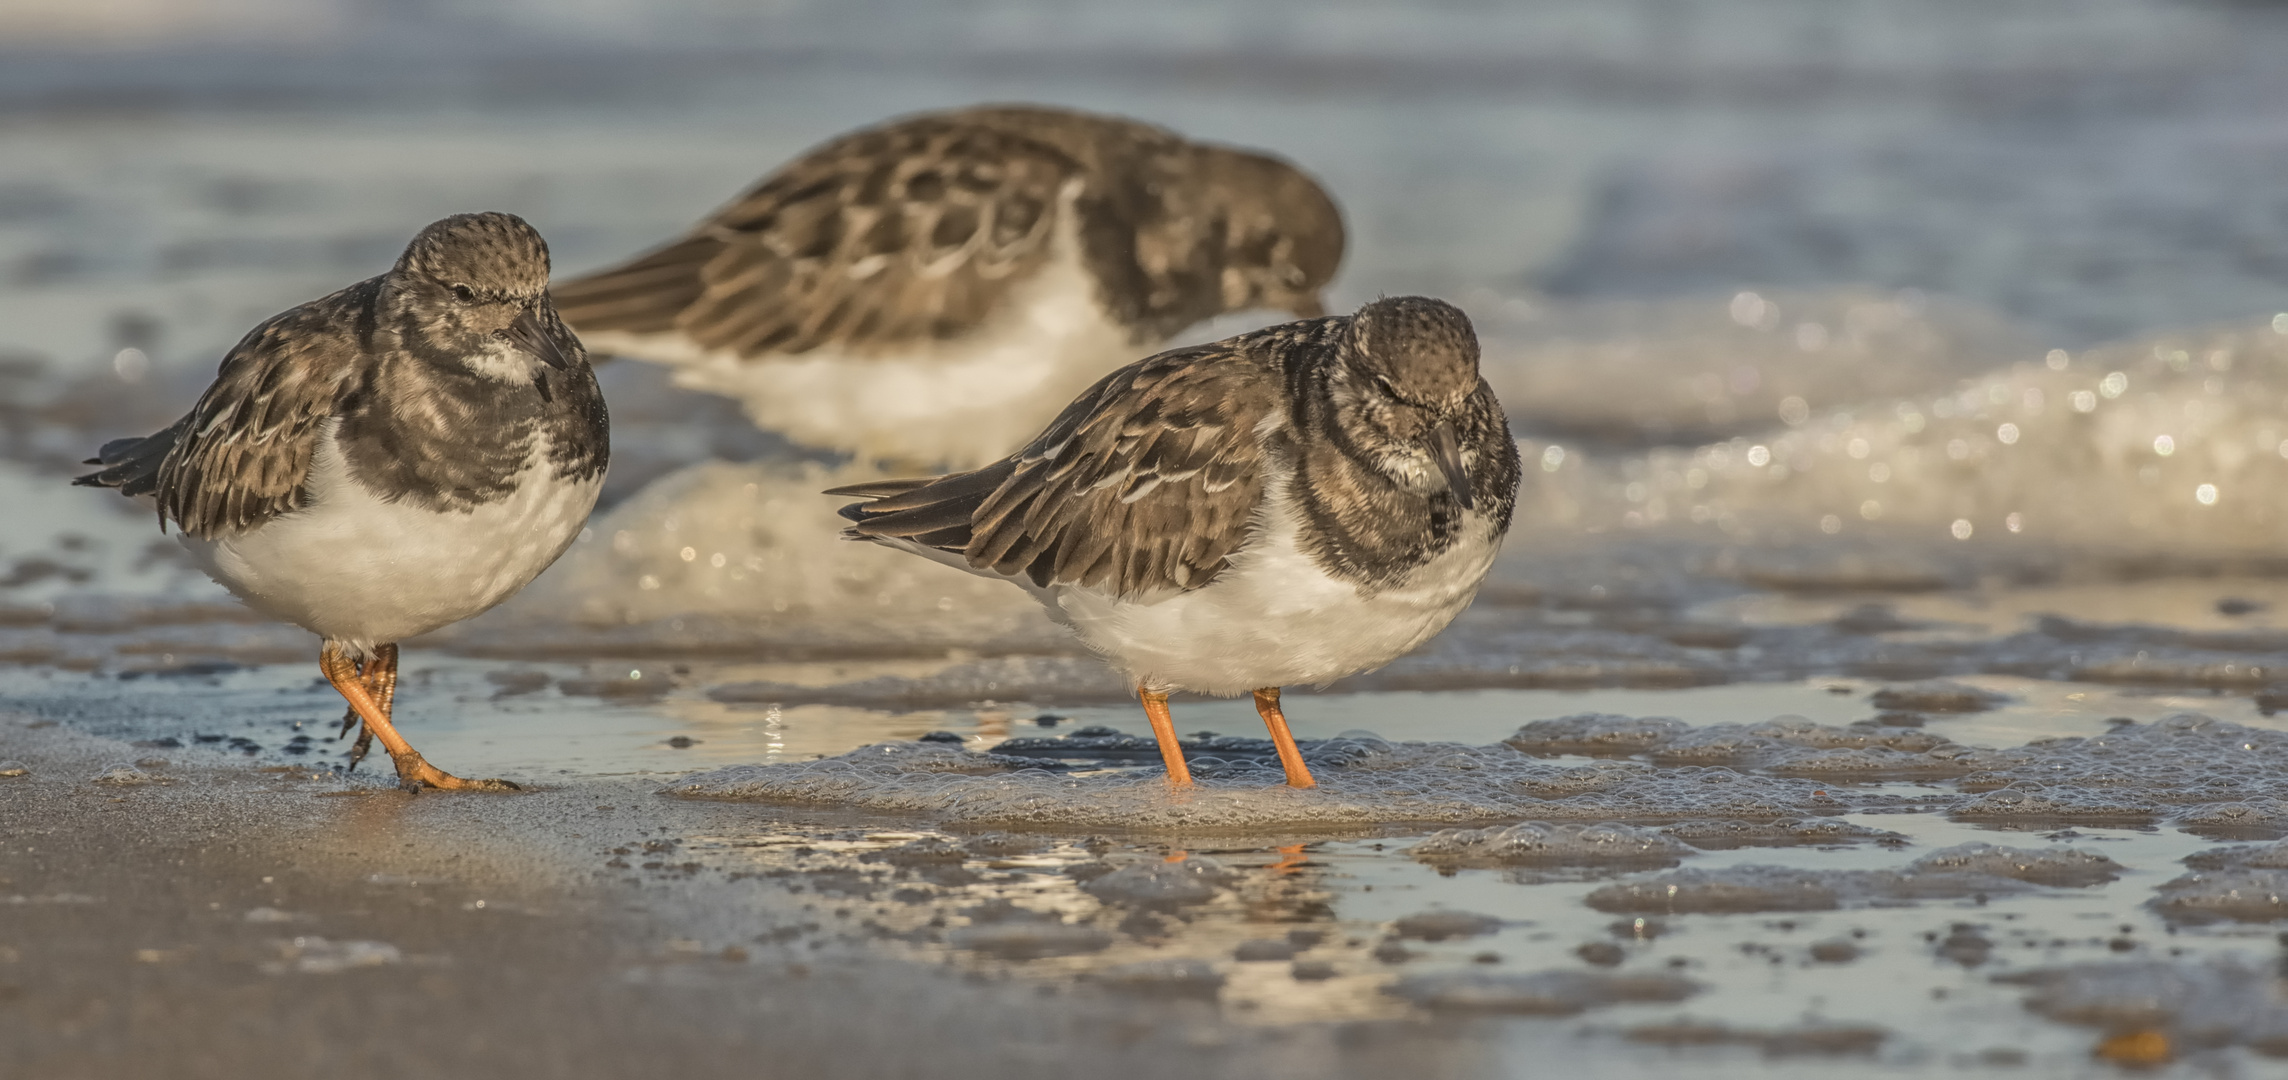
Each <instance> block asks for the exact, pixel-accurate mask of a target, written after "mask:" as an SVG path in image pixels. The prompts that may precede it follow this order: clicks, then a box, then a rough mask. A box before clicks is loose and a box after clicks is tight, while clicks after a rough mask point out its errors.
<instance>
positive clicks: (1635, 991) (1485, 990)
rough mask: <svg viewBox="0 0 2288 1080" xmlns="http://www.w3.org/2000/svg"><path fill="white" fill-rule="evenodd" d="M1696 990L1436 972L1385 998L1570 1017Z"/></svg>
mask: <svg viewBox="0 0 2288 1080" xmlns="http://www.w3.org/2000/svg"><path fill="white" fill-rule="evenodd" d="M1701 989H1702V987H1701V985H1700V984H1699V983H1696V982H1694V981H1692V980H1690V979H1686V978H1683V977H1682V976H1677V975H1667V974H1644V975H1621V974H1609V973H1603V972H1589V971H1539V972H1534V973H1532V974H1523V975H1511V974H1495V973H1490V972H1475V971H1456V972H1438V973H1434V974H1428V975H1410V976H1407V977H1406V978H1403V979H1399V980H1398V981H1396V982H1394V983H1392V984H1390V985H1389V986H1388V987H1387V988H1386V990H1387V992H1388V993H1390V994H1393V995H1395V996H1397V997H1401V998H1404V999H1406V1000H1407V1001H1410V1002H1413V1003H1414V1004H1416V1005H1419V1006H1421V1007H1423V1008H1426V1009H1431V1010H1435V1011H1441V1012H1483V1013H1508V1014H1512V1015H1518V1016H1572V1015H1574V1014H1576V1013H1580V1012H1584V1011H1587V1010H1589V1009H1594V1008H1599V1007H1601V1006H1606V1005H1620V1004H1626V1003H1638V1002H1649V1003H1666V1002H1675V1001H1683V1000H1684V999H1686V998H1688V997H1691V996H1692V995H1694V994H1697V993H1699V992H1700V990H1701Z"/></svg>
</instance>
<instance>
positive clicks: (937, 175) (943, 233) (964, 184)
mask: <svg viewBox="0 0 2288 1080" xmlns="http://www.w3.org/2000/svg"><path fill="white" fill-rule="evenodd" d="M1068 200H1069V201H1070V205H1071V207H1072V213H1074V214H1076V215H1077V216H1078V218H1079V229H1078V235H1079V238H1080V246H1081V257H1082V260H1083V263H1084V265H1085V266H1086V268H1087V270H1088V272H1089V274H1090V276H1091V277H1092V278H1093V279H1094V282H1095V285H1096V289H1097V293H1098V297H1097V298H1098V301H1099V302H1100V303H1101V304H1102V306H1103V307H1104V309H1105V311H1106V312H1107V313H1108V314H1109V315H1110V316H1111V317H1112V318H1113V319H1115V320H1116V321H1117V322H1119V323H1120V324H1121V325H1124V326H1126V327H1128V328H1129V329H1130V331H1131V332H1132V334H1133V335H1134V339H1135V340H1137V341H1140V342H1146V341H1148V342H1157V341H1161V340H1164V339H1165V338H1166V337H1167V336H1168V335H1170V334H1172V333H1174V332H1176V331H1177V330H1180V329H1182V328H1183V327H1185V326H1189V325H1191V324H1192V323H1195V322H1198V321H1199V320H1201V319H1203V318H1207V317H1210V316H1213V315H1216V314H1218V313H1220V312H1223V311H1230V310H1239V309H1242V308H1247V307H1256V306H1268V307H1290V306H1295V305H1297V304H1300V303H1305V302H1306V298H1309V297H1315V295H1316V292H1317V290H1318V288H1319V287H1320V286H1321V285H1323V284H1324V283H1325V282H1326V281H1327V280H1328V279H1329V278H1331V277H1332V276H1333V275H1334V271H1335V269H1336V267H1337V265H1338V264H1339V263H1340V261H1341V258H1342V249H1343V230H1342V222H1341V218H1340V215H1339V213H1338V211H1337V210H1336V209H1335V206H1334V203H1333V201H1332V200H1331V199H1329V198H1328V197H1327V195H1326V193H1325V192H1324V191H1322V190H1321V189H1320V188H1319V187H1318V185H1316V184H1315V183H1313V182H1312V181H1311V180H1310V179H1309V178H1308V177H1306V176H1304V175H1303V174H1302V173H1300V172H1299V171H1297V170H1295V169H1294V168H1293V167H1292V166H1290V165H1288V164H1287V163H1285V162H1283V161H1279V160H1277V159H1274V158H1270V157H1267V156H1263V155H1259V154H1252V153H1247V152H1243V151H1238V150H1232V149H1228V148H1224V147H1218V146H1211V145H1205V144H1200V143H1193V142H1188V141H1186V140H1184V139H1182V138H1180V137H1178V136H1177V135H1175V134H1174V133H1172V132H1168V131H1166V130H1163V129H1160V128H1157V127H1152V126H1150V125H1146V124H1141V123H1137V122H1134V121H1129V120H1123V119H1119V118H1115V117H1107V116H1095V115H1089V114H1084V113H1076V112H1068V111H1063V110H1055V109H1042V108H1026V107H981V108H972V109H964V110H958V111H954V112H946V113H934V114H927V115H922V116H916V117H910V118H906V119H902V120H898V121H893V122H891V123H889V124H886V125H883V126H881V127H877V128H873V129H869V130H865V131H860V132H856V133H853V134H850V135H846V136H843V137H841V138H838V139H835V140H833V141H831V142H829V143H827V144H825V145H824V146H821V147H819V148H817V149H815V150H812V151H810V152H809V153H807V154H805V155H803V156H802V157H801V158H799V159H797V160H796V161H795V162H793V163H792V164H789V165H787V166H786V167H785V168H783V169H781V170H780V171H779V172H777V173H775V174H773V175H771V176H770V177H768V178H766V179H765V180H764V181H763V182H762V183H761V184H760V185H758V186H757V187H755V188H754V189H753V190H751V191H749V192H747V193H746V194H744V195H742V196H740V197H739V198H738V199H737V200H735V201H734V202H732V203H731V204H730V205H729V206H727V207H725V208H723V209H722V210H720V211H718V212H716V213H715V214H714V215H713V216H711V217H710V218H709V219H708V220H707V221H705V222H703V223H701V224H700V225H699V226H697V227H696V228H694V229H693V230H692V231H691V232H690V233H688V234H687V235H685V236H684V237H682V238H680V239H678V240H676V241H674V242H672V243H670V244H668V245H667V246H665V247H663V248H660V249H659V250H657V251H654V252H651V253H650V254H647V255H644V256H641V257H639V258H637V259H635V260H634V261H632V262H629V263H627V264H625V265H622V266H619V267H615V268H613V269H609V270H605V271H602V272H599V273H596V274H592V275H589V276H587V277H584V278H580V279H578V280H575V281H572V282H570V283H567V284H566V285H564V286H562V287H560V288H559V289H558V290H557V301H558V303H559V304H560V305H561V306H562V308H563V311H564V314H565V317H566V319H567V320H569V321H570V322H571V323H572V324H573V325H574V326H576V327H578V328H579V329H580V330H581V331H582V332H602V331H618V332H624V333H628V334H634V335H653V334H668V333H672V334H679V335H682V336H684V337H687V338H688V339H689V340H690V341H691V342H692V343H694V344H696V345H697V346H699V347H700V348H701V349H702V350H706V351H719V352H727V353H729V354H732V355H736V356H741V357H746V358H750V359H751V358H756V357H761V356H766V355H797V354H802V353H806V352H809V351H812V350H816V349H822V348H830V347H831V348H835V349H838V350H841V351H843V352H845V353H849V354H853V355H866V354H869V353H878V352H881V351H883V350H887V349H893V348H895V347H897V346H899V345H901V344H904V343H909V342H915V341H943V340H948V339H951V338H955V337H958V336H960V335H962V334H964V333H966V332H968V331H970V330H972V329H975V328H977V327H978V326H979V325H980V324H982V323H983V322H984V321H985V320H986V319H987V318H988V317H989V316H990V315H991V314H993V312H994V311H995V309H996V305H998V304H1001V303H1002V302H1004V301H1005V300H1006V299H1007V298H1008V297H1009V296H1010V294H1011V290H1013V289H1014V288H1016V287H1017V286H1018V285H1020V284H1021V283H1023V282H1024V281H1026V280H1028V279H1029V278H1030V277H1032V276H1033V275H1035V274H1036V273H1038V272H1039V271H1041V270H1042V269H1043V268H1044V267H1045V266H1046V265H1048V263H1049V262H1050V259H1051V254H1052V248H1053V238H1054V235H1055V233H1056V218H1057V217H1058V215H1059V214H1061V213H1063V212H1064V209H1063V207H1064V206H1065V205H1066V203H1067V201H1068Z"/></svg>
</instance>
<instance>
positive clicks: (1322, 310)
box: [1287, 293, 1327, 319]
mask: <svg viewBox="0 0 2288 1080" xmlns="http://www.w3.org/2000/svg"><path fill="white" fill-rule="evenodd" d="M1287 311H1288V313H1289V314H1292V315H1293V316H1295V317H1296V318H1298V319H1316V318H1319V317H1321V316H1324V315H1325V314H1326V313H1327V301H1326V298H1325V297H1322V296H1320V295H1319V294H1318V293H1309V294H1306V295H1303V296H1298V297H1296V298H1295V300H1294V302H1292V303H1290V304H1288V305H1287Z"/></svg>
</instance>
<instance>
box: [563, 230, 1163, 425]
mask: <svg viewBox="0 0 2288 1080" xmlns="http://www.w3.org/2000/svg"><path fill="white" fill-rule="evenodd" d="M1067 217H1068V220H1069V215H1067ZM581 338H582V340H583V341H585V342H586V343H587V345H588V347H589V348H590V349H592V350H594V351H597V352H606V353H612V354H615V355H620V356H631V357H635V358H637V359H641V360H648V361H651V362H653V363H659V364H666V365H669V366H671V367H673V368H675V369H676V375H675V381H676V383H677V385H680V386H684V387H687V388H690V389H693V390H700V391H704V392H707V393H712V394H720V395H723V396H725V397H729V398H733V399H736V400H737V401H739V402H740V404H741V405H742V406H744V408H745V409H746V412H747V415H748V416H749V417H750V418H752V419H753V420H754V421H755V423H756V424H757V425H758V426H760V427H763V428H765V429H767V430H771V431H776V432H780V433H782V434H784V435H786V436H787V437H788V438H790V439H793V440H794V441H796V442H799V443H803V444H806V445H810V446H819V447H825V448H828V449H834V450H842V451H846V452H849V453H852V454H856V455H859V456H860V457H864V458H870V459H875V460H889V461H896V462H900V463H903V464H906V465H910V466H912V465H943V466H948V467H951V468H956V469H965V468H973V467H975V466H978V465H983V464H985V463H987V462H990V461H994V460H997V459H999V458H1001V457H1004V456H1006V455H1008V454H1010V453H1012V452H1014V451H1016V450H1017V449H1018V448H1020V447H1022V446H1023V445H1024V444H1025V443H1026V442H1027V441H1029V440H1031V439H1032V437H1033V436H1035V435H1037V434H1039V433H1040V430H1041V429H1042V428H1044V427H1046V426H1048V423H1049V421H1050V420H1053V419H1055V418H1056V415H1057V413H1058V412H1060V411H1062V410H1063V409H1064V407H1065V406H1066V405H1068V404H1070V403H1071V402H1072V399H1073V398H1075V397H1077V396H1079V394H1080V392H1081V391H1082V390H1085V389H1087V388H1088V386H1089V384H1090V383H1093V382H1095V381H1096V380H1097V379H1099V378H1102V377H1103V376H1104V375H1105V374H1106V373H1108V372H1110V371H1111V370H1112V369H1114V368H1116V367H1119V366H1120V365H1122V364H1125V363H1128V362H1130V361H1132V360H1136V359H1138V358H1140V357H1142V356H1143V355H1145V353H1146V352H1148V351H1149V349H1143V348H1139V347H1138V346H1137V345H1136V344H1135V343H1134V342H1133V341H1132V340H1131V338H1130V335H1129V333H1128V331H1127V330H1126V329H1124V328H1122V327H1121V326H1120V325H1119V324H1118V323H1116V322H1115V321H1114V320H1113V319H1112V318H1111V317H1110V316H1109V315H1107V314H1106V313H1105V311H1104V307H1103V305H1101V304H1099V303H1098V302H1097V299H1096V287H1095V285H1094V283H1093V282H1092V281H1091V280H1090V278H1089V275H1088V273H1087V271H1086V270H1085V269H1084V268H1083V267H1082V265H1081V260H1080V254H1079V245H1078V244H1077V243H1074V242H1071V241H1070V240H1069V238H1066V237H1063V236H1062V235H1060V238H1059V241H1058V244H1057V251H1056V254H1055V256H1054V257H1053V258H1052V260H1051V261H1050V262H1049V264H1048V265H1046V266H1045V267H1043V268H1042V269H1041V270H1040V271H1039V272H1038V273H1036V274H1035V275H1034V276H1033V278H1032V280H1030V281H1027V282H1025V283H1024V284H1023V285H1021V286H1019V287H1018V288H1016V289H1015V290H1013V291H1012V294H1011V296H1010V298H1009V300H1008V301H1007V302H1005V303H1004V304H1003V305H1002V306H1001V308H1000V310H998V311H996V312H995V313H994V314H993V315H992V316H990V317H989V318H988V319H987V321H986V322H985V323H984V325H982V326H980V327H978V328H977V329H976V330H974V331H971V332H970V333H968V334H965V335H963V336H962V337H960V338H958V339H955V340H952V341H945V342H917V343H915V344H913V345H911V346H909V347H907V348H904V349H902V350H900V351H897V352H892V353H886V354H873V353H869V354H866V355H853V354H849V353H843V352H838V351H832V350H813V351H811V352H807V353H803V354H801V355H799V356H775V357H763V358H759V359H753V360H749V359H743V358H741V357H738V356H735V355H732V354H730V353H727V352H721V351H712V352H711V351H707V350H703V349H701V348H699V347H698V346H697V345H695V344H694V343H693V342H692V341H691V340H690V339H689V338H688V337H685V336H684V335H682V334H626V333H618V332H609V331H607V332H599V333H584V334H582V335H581Z"/></svg>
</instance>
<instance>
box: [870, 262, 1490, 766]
mask: <svg viewBox="0 0 2288 1080" xmlns="http://www.w3.org/2000/svg"><path fill="white" fill-rule="evenodd" d="M1517 483H1518V456H1517V444H1516V443H1515V442H1513V441H1512V440H1511V439H1510V435H1509V427H1508V425H1507V423H1506V422H1505V421H1504V419H1503V417H1502V410H1501V406H1500V404H1499V403H1498V402H1496V401H1495V400H1494V395H1493V391H1492V390H1491V389H1490V388H1488V387H1487V386H1486V383H1485V381H1484V380H1483V379H1481V378H1479V377H1478V342H1477V336H1476V335H1475V334H1474V333H1473V332H1472V330H1471V328H1470V321H1469V318H1468V317H1467V316H1465V315H1463V314H1462V312H1461V311H1460V310H1458V309H1456V308H1454V307H1453V306H1452V305H1449V304H1446V303H1444V302H1443V301H1439V300H1432V299H1426V298H1423V297H1414V296H1409V297H1399V298H1396V299H1386V300H1377V301H1375V302H1374V303H1371V304H1368V305H1367V306H1365V307H1363V308H1360V309H1359V311H1358V313H1357V314H1356V315H1350V316H1338V317H1334V318H1322V319H1311V320H1305V321H1302V322H1295V323H1289V324H1287V325H1284V326H1275V327H1271V328H1269V329H1265V330H1258V331H1256V332H1254V333H1250V334H1241V335H1239V336H1238V337H1233V338H1228V339H1226V340H1223V341H1219V342H1216V343H1214V344H1211V345H1200V346H1196V347H1193V348H1187V349H1176V350H1173V351H1170V352H1164V353H1161V354H1160V355H1158V356H1154V357H1150V358H1148V359H1145V360H1142V361H1138V362H1137V363H1134V364H1131V365H1129V366H1127V367H1124V368H1121V369H1120V370H1118V371H1115V372H1113V373H1112V374H1111V375H1109V376H1107V377H1106V378H1105V379H1104V380H1103V381H1101V382H1099V383H1097V384H1096V385H1095V386H1094V387H1092V388H1090V389H1089V390H1088V392H1086V393H1084V394H1082V395H1081V396H1080V399H1079V400H1077V401H1075V402H1073V403H1072V405H1071V406H1070V407H1068V408H1066V409H1065V411H1064V413H1063V415H1061V416H1059V417H1057V419H1056V422H1055V423H1052V424H1050V425H1049V428H1048V430H1047V431H1045V432H1043V433H1042V434H1041V435H1040V436H1039V437H1038V438H1036V439H1034V440H1033V441H1032V442H1031V443H1030V444H1029V445H1027V446H1026V447H1025V448H1024V449H1023V450H1020V451H1018V452H1017V453H1016V454H1014V455H1012V456H1010V457H1007V458H1003V459H1002V460H1000V461H997V462H995V463H993V464H991V465H988V466H986V467H984V468H981V469H977V470H975V471H972V472H962V473H954V474H952V475H949V476H939V477H934V478H928V479H917V480H886V481H879V482H875V483H868V484H857V485H853V486H850V487H843V488H836V489H835V490H833V491H830V492H827V494H829V495H852V496H858V497H861V498H863V499H866V500H867V501H865V502H860V503H853V504H851V505H849V506H846V507H844V508H843V510H842V515H843V516H844V517H846V518H849V519H850V520H851V521H853V522H854V523H855V524H853V525H851V526H850V528H849V529H848V530H846V531H845V533H844V535H845V536H847V537H849V538H851V539H855V540H871V541H874V542H875V543H879V544H884V545H887V546H890V547H894V548H898V549H900V550H903V551H910V552H913V553H915V554H918V555H922V556H925V557H927V558H930V559H933V560H936V561H938V562H942V563H946V564H948V565H951V566H956V567H959V568H961V569H964V570H968V571H971V572H973V573H978V574H983V575H986V576H989V577H998V578H1003V579H1006V580H1009V581H1012V582H1015V583H1016V584H1018V585H1021V586H1023V587H1024V588H1025V589H1026V590H1027V591H1029V592H1031V593H1032V594H1033V596H1034V597H1035V598H1036V599H1038V600H1039V601H1040V602H1041V603H1042V605H1043V606H1045V607H1046V608H1047V609H1048V612H1049V615H1050V617H1051V618H1053V619H1055V620H1057V621H1058V622H1060V623H1063V624H1064V625H1066V626H1068V627H1070V628H1071V629H1072V630H1073V631H1074V633H1076V634H1078V635H1079V637H1080V639H1081V641H1082V642H1084V643H1086V644H1087V645H1088V647H1089V648H1091V649H1093V650H1095V651H1096V652H1097V653H1098V654H1100V655H1102V656H1103V657H1104V658H1105V659H1106V660H1108V661H1110V662H1111V663H1112V665H1113V666H1114V667H1116V668H1118V669H1119V670H1120V671H1121V673H1122V674H1124V675H1125V676H1127V678H1128V679H1129V680H1130V684H1131V685H1133V686H1135V687H1136V688H1137V694H1138V696H1139V698H1141V700H1142V701H1143V704H1144V712H1145V715H1146V716H1147V717H1149V718H1150V720H1151V722H1152V733H1153V735H1154V737H1155V738H1157V739H1158V740H1159V744H1160V755H1161V757H1162V758H1163V759H1164V760H1165V761H1166V763H1167V767H1168V777H1169V779H1170V780H1171V781H1172V782H1174V783H1175V784H1177V785H1179V786H1180V785H1185V784H1189V783H1190V782H1191V773H1190V770H1189V769H1188V768H1187V767H1186V766H1185V764H1184V757H1183V752H1182V750H1181V749H1180V748H1179V747H1178V745H1177V742H1176V731H1175V727H1174V724H1173V722H1172V721H1171V720H1170V719H1169V716H1168V694H1169V692H1171V691H1174V690H1190V691H1195V692H1199V693H1207V694H1219V695H1237V694H1240V693H1245V692H1249V691H1253V692H1254V695H1255V707H1256V711H1258V712H1260V713H1261V714H1262V715H1263V722H1264V724H1265V726H1267V727H1268V728H1270V731H1271V739H1272V742H1273V744H1274V745H1275V746H1276V747H1277V748H1278V751H1279V762H1280V764H1281V766H1282V767H1284V769H1285V770H1286V773H1287V782H1288V783H1289V784H1292V785H1294V786H1296V787H1310V786H1312V779H1311V773H1310V770H1309V769H1308V768H1307V767H1305V765H1304V762H1303V757H1302V754H1301V753H1300V752H1299V751H1298V750H1297V749H1296V747H1295V739H1294V736H1293V735H1291V734H1290V733H1289V732H1288V728H1287V720H1286V717H1285V716H1284V715H1282V714H1281V713H1280V711H1279V689H1280V687H1282V686H1286V685H1291V684H1295V683H1307V684H1316V685H1324V684H1326V683H1328V682H1331V681H1333V680H1335V679H1339V678H1342V677H1343V676H1346V675H1352V674H1356V673H1358V672H1362V671H1368V670H1372V669H1374V668H1378V667H1381V666H1382V665H1384V664H1387V663H1389V662H1390V661H1392V660H1394V659H1397V658H1398V657H1399V656H1402V655H1404V654H1405V653H1407V652H1408V651H1410V650H1412V649H1413V648H1414V647H1416V646H1418V645H1420V644H1422V643H1423V642H1424V641H1427V640H1429V639H1430V637H1431V636H1432V635H1434V634H1436V633H1438V631H1440V630H1443V629H1445V627H1446V624H1447V623H1449V622H1452V621H1453V619H1454V616H1455V615H1457V614H1459V613H1460V612H1461V610H1462V609H1463V608H1464V607H1467V606H1468V605H1469V603H1470V599H1471V598H1472V597H1474V596H1476V595H1477V591H1478V586H1479V585H1480V584H1481V583H1482V582H1483V581H1484V580H1485V577H1486V573H1487V571H1488V570H1489V569H1491V567H1492V566H1493V561H1494V556H1495V554H1496V553H1497V552H1498V551H1499V549H1500V547H1501V542H1502V537H1503V536H1504V535H1505V534H1506V533H1507V532H1508V531H1509V520H1510V511H1511V509H1512V507H1513V506H1514V505H1515V503H1516V498H1517Z"/></svg>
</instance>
